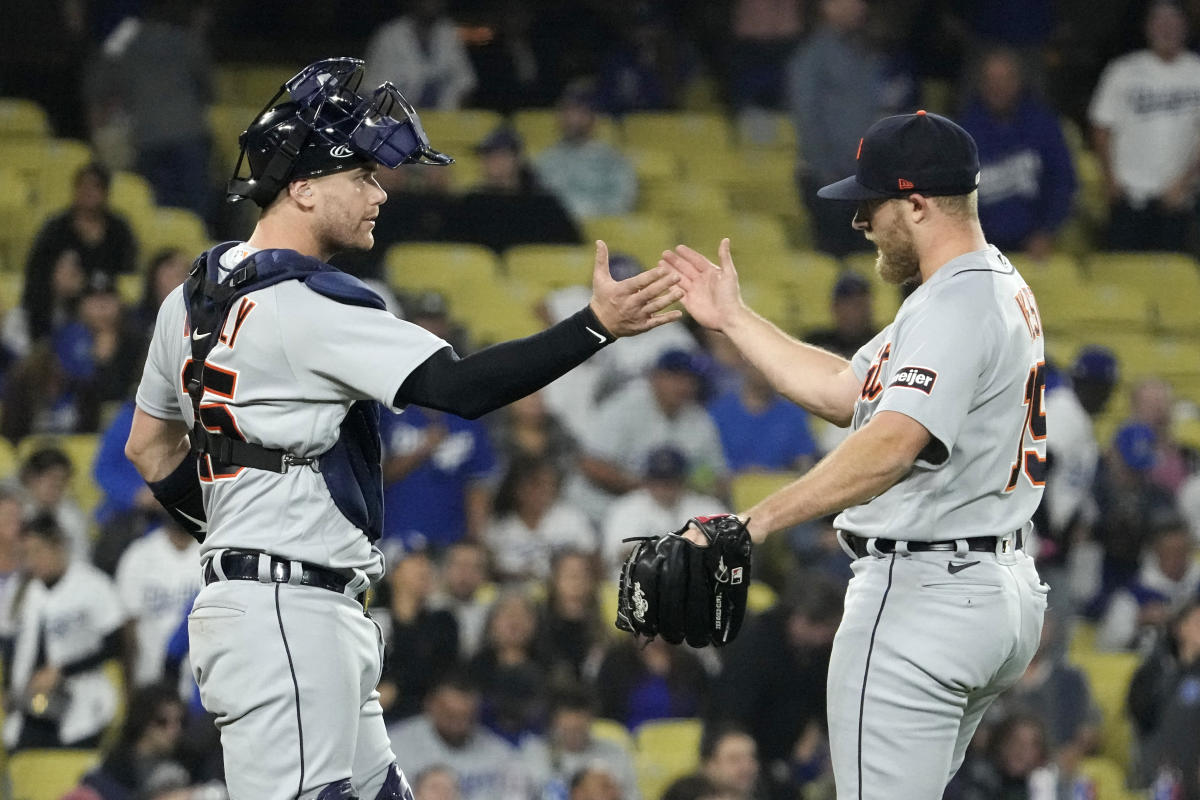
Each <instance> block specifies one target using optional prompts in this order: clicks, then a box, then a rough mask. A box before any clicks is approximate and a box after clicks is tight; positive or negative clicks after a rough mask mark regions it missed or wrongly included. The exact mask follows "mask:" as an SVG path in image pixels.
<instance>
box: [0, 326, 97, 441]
mask: <svg viewBox="0 0 1200 800" xmlns="http://www.w3.org/2000/svg"><path fill="white" fill-rule="evenodd" d="M75 400H76V398H75V396H74V394H72V393H71V391H70V386H69V385H68V382H67V378H66V375H65V374H64V371H63V367H62V364H60V363H59V361H58V358H57V356H56V355H55V354H54V349H53V347H51V344H50V342H49V341H48V340H43V341H39V342H35V343H34V345H33V346H32V348H31V349H30V351H29V355H27V356H26V357H25V358H23V359H21V360H20V361H18V362H17V363H16V364H14V365H13V366H12V367H11V368H10V369H9V371H8V373H7V374H6V375H5V376H4V388H3V402H0V432H2V433H3V435H4V436H5V438H7V439H8V440H9V441H11V442H13V443H14V444H16V443H17V442H19V441H21V440H22V439H24V438H25V437H26V436H29V435H31V434H60V433H73V432H74V431H75V429H76V425H77V423H78V420H79V415H78V409H77V408H76V406H75Z"/></svg>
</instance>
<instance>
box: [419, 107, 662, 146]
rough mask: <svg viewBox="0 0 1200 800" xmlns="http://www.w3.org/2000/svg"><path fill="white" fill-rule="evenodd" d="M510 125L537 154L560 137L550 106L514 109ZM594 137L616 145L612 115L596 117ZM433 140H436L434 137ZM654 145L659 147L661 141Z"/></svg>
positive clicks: (616, 131) (555, 112)
mask: <svg viewBox="0 0 1200 800" xmlns="http://www.w3.org/2000/svg"><path fill="white" fill-rule="evenodd" d="M512 125H513V128H514V129H515V130H516V132H517V134H518V135H519V136H520V137H521V140H522V142H524V144H525V152H526V153H528V154H530V155H537V154H538V153H540V152H541V151H542V150H545V149H546V148H547V147H549V146H550V145H552V144H554V143H555V142H557V141H558V140H559V139H560V138H562V134H561V133H560V132H559V129H558V112H557V111H556V110H554V109H552V108H525V109H521V110H519V111H514V112H513V114H512ZM594 135H595V137H596V138H597V139H599V140H600V141H602V142H607V143H608V144H611V145H614V146H617V145H619V144H620V141H621V135H620V131H619V130H618V128H617V124H616V123H615V122H614V121H613V119H612V117H608V116H604V115H600V116H597V117H596V129H595V133H594ZM433 141H435V142H436V141H437V140H436V139H435V140H433ZM654 146H658V147H661V146H662V142H658V143H656V144H655V145H654Z"/></svg>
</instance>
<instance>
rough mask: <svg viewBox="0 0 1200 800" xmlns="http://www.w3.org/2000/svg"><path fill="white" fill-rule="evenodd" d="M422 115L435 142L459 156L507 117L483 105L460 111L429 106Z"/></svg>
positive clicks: (423, 125) (440, 148) (432, 140)
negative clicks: (484, 107)
mask: <svg viewBox="0 0 1200 800" xmlns="http://www.w3.org/2000/svg"><path fill="white" fill-rule="evenodd" d="M418 116H420V118H421V127H422V128H424V129H425V133H426V134H428V135H429V141H430V142H432V143H433V146H434V147H436V148H437V149H438V150H441V151H442V152H444V153H449V154H450V155H452V156H454V158H455V159H458V158H459V157H460V156H461V155H462V154H463V153H464V152H468V151H473V150H474V147H475V145H477V144H479V143H480V142H482V141H483V139H484V137H486V136H487V135H488V134H489V133H491V132H492V131H493V130H495V129H496V128H498V127H500V125H501V124H502V123H503V122H504V117H502V116H500V114H498V113H497V112H495V111H488V110H486V109H482V108H472V109H459V110H456V111H440V110H438V109H433V108H427V109H424V110H422V111H420V112H419V114H418Z"/></svg>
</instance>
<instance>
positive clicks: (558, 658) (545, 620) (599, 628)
mask: <svg viewBox="0 0 1200 800" xmlns="http://www.w3.org/2000/svg"><path fill="white" fill-rule="evenodd" d="M610 588H611V587H608V586H606V587H605V591H608V590H609V589H610ZM607 622H608V621H607V620H602V619H601V618H600V598H599V596H598V593H597V586H596V567H595V558H594V557H593V556H592V555H591V554H588V553H582V552H578V551H571V550H563V551H561V552H559V553H557V554H556V555H555V556H554V561H553V562H552V564H551V568H550V580H549V581H547V582H546V602H545V604H544V605H543V606H542V608H541V613H540V614H539V618H538V625H537V633H538V637H539V639H540V644H539V649H540V650H541V652H543V653H544V654H545V657H546V660H547V663H548V665H549V668H550V679H551V681H553V682H555V683H557V684H564V683H571V682H574V681H578V680H580V679H582V678H583V677H584V673H585V671H587V672H591V669H590V667H594V666H595V665H596V664H598V663H599V659H600V657H601V656H602V655H603V649H604V645H605V643H606V639H605V636H604V634H605V630H606V625H607Z"/></svg>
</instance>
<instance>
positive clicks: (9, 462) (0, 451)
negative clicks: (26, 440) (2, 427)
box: [0, 436, 18, 481]
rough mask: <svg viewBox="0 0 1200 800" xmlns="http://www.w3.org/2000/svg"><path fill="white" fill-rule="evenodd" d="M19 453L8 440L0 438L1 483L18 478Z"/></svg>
mask: <svg viewBox="0 0 1200 800" xmlns="http://www.w3.org/2000/svg"><path fill="white" fill-rule="evenodd" d="M17 463H18V462H17V451H16V449H15V448H14V447H13V446H12V442H10V441H9V440H8V439H7V438H5V437H3V436H0V481H6V480H9V479H12V478H15V477H16V474H17Z"/></svg>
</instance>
